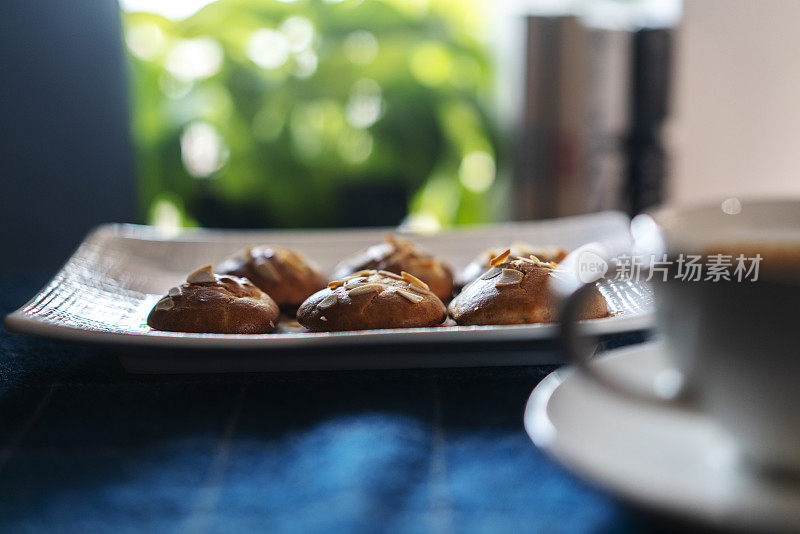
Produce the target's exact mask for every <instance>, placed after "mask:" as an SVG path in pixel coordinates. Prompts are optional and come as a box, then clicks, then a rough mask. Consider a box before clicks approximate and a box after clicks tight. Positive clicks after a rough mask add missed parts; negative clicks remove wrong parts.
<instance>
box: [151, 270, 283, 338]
mask: <svg viewBox="0 0 800 534" xmlns="http://www.w3.org/2000/svg"><path fill="white" fill-rule="evenodd" d="M279 315H280V311H279V310H278V305H277V304H276V303H275V301H274V300H272V299H271V298H270V297H269V295H267V294H266V293H264V292H263V291H261V290H260V289H258V288H257V287H256V286H254V285H253V284H252V283H251V282H250V280H248V279H247V278H239V277H237V276H231V275H215V274H214V272H213V271H212V269H211V266H210V265H206V266H205V267H201V268H199V269H197V270H195V271H193V272H192V273H191V274H189V276H188V277H187V278H186V282H185V283H183V284H181V285H180V286H179V287H173V288H172V289H170V290H169V293H168V294H167V295H166V296H164V297H163V298H162V299H161V300H159V301H158V302H157V303H156V305H155V306H154V307H153V309H152V311H151V312H150V315H148V317H147V324H148V325H150V326H151V327H152V328H155V329H156V330H166V331H169V332H197V333H205V334H266V333H269V332H272V331H273V330H274V329H275V324H276V323H277V322H278V317H279Z"/></svg>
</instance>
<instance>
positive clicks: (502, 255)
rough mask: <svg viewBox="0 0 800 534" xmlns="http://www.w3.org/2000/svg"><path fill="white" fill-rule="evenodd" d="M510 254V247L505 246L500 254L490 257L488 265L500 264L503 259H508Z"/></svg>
mask: <svg viewBox="0 0 800 534" xmlns="http://www.w3.org/2000/svg"><path fill="white" fill-rule="evenodd" d="M510 254H511V249H510V248H507V249H506V250H505V251H504V252H501V253H500V254H498V255H497V256H495V257H494V258H492V261H490V262H489V265H490V266H492V267H496V266H497V265H500V264H501V263H503V262H504V261H506V260H507V259H508V256H509V255H510Z"/></svg>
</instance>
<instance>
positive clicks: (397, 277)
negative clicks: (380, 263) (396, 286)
mask: <svg viewBox="0 0 800 534" xmlns="http://www.w3.org/2000/svg"><path fill="white" fill-rule="evenodd" d="M378 274H379V275H381V276H386V277H387V278H394V279H395V280H404V278H403V277H402V276H400V275H399V274H395V273H390V272H389V271H378Z"/></svg>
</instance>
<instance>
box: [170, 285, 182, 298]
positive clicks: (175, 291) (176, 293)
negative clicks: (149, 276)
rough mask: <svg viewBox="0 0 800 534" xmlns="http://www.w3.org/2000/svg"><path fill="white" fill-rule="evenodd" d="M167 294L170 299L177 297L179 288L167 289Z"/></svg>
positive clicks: (179, 292) (179, 291)
mask: <svg viewBox="0 0 800 534" xmlns="http://www.w3.org/2000/svg"><path fill="white" fill-rule="evenodd" d="M167 294H168V295H169V296H170V297H177V296H178V295H180V294H181V288H179V287H171V288H169V291H168V292H167Z"/></svg>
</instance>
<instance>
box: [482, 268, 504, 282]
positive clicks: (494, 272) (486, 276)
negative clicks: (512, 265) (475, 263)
mask: <svg viewBox="0 0 800 534" xmlns="http://www.w3.org/2000/svg"><path fill="white" fill-rule="evenodd" d="M501 270H502V269H500V267H492V268H491V269H489V270H488V271H486V272H485V273H483V274H482V275H481V280H491V279H492V278H494V277H495V276H499V275H500V271H501Z"/></svg>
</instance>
